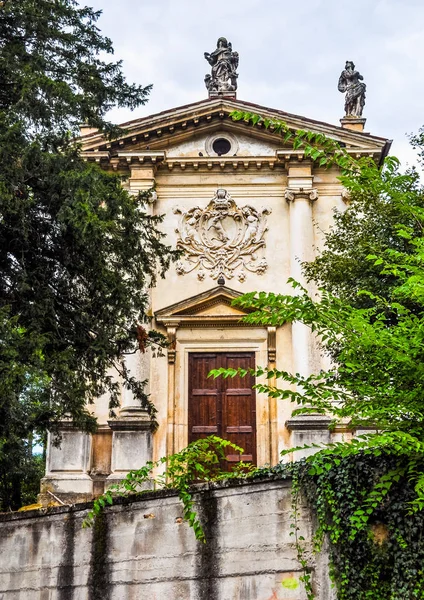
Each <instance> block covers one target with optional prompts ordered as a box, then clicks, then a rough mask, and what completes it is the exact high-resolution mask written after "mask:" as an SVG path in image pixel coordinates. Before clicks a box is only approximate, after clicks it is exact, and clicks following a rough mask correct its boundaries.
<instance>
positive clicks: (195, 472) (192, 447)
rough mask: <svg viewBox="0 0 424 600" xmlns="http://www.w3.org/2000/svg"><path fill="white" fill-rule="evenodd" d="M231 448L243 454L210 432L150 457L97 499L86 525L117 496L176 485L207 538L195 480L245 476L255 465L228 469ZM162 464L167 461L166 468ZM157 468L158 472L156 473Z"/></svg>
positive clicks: (192, 521)
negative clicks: (195, 496)
mask: <svg viewBox="0 0 424 600" xmlns="http://www.w3.org/2000/svg"><path fill="white" fill-rule="evenodd" d="M229 449H231V450H232V451H233V452H237V453H239V454H240V455H241V454H242V453H243V449H242V448H239V447H238V446H236V445H235V444H233V443H232V442H229V441H228V440H223V439H221V438H219V437H216V436H213V435H212V436H209V437H207V438H204V439H200V440H197V441H195V442H192V443H191V444H189V445H188V446H187V447H186V448H184V449H183V450H181V452H177V453H176V454H173V455H172V456H168V457H164V458H161V459H159V460H158V461H157V462H152V461H149V462H148V463H146V465H145V466H144V467H142V468H141V469H138V470H137V471H130V473H128V474H127V476H126V478H125V479H124V480H123V481H122V482H121V483H119V484H116V485H113V486H111V487H110V488H109V489H108V490H107V491H106V492H105V493H104V494H103V495H102V496H100V497H99V498H97V500H95V501H94V504H93V509H92V510H91V511H90V512H89V513H88V515H87V517H86V519H85V521H84V523H83V527H90V526H91V525H92V524H93V523H94V521H95V518H96V517H97V516H98V515H100V514H101V513H102V511H103V509H104V508H105V507H106V506H107V505H108V504H109V505H110V504H113V499H114V497H116V496H128V495H129V494H137V495H140V494H143V493H146V492H149V491H151V490H152V489H155V490H158V489H175V490H177V492H178V496H179V498H180V500H181V503H182V505H183V515H184V519H185V520H186V521H187V522H188V524H189V525H190V527H192V528H193V531H194V534H195V536H196V539H198V540H200V541H201V542H206V538H205V534H204V531H203V528H202V525H201V523H200V520H199V517H198V515H197V513H196V510H195V503H194V499H193V489H192V485H193V483H200V482H206V481H218V480H220V479H229V478H236V477H246V476H247V475H248V473H249V472H252V470H254V467H252V466H251V465H248V464H246V463H243V462H242V461H240V462H239V463H237V465H236V466H235V467H234V468H233V469H232V470H231V471H227V470H225V463H226V458H225V455H226V451H227V450H229ZM163 465H166V468H165V470H163ZM154 472H159V474H157V475H154Z"/></svg>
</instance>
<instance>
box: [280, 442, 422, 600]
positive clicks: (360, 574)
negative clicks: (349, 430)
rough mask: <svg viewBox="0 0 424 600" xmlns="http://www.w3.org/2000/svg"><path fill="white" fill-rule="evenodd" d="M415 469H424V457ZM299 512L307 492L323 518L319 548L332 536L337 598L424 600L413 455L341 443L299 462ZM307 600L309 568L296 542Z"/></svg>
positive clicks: (296, 475)
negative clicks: (412, 478)
mask: <svg viewBox="0 0 424 600" xmlns="http://www.w3.org/2000/svg"><path fill="white" fill-rule="evenodd" d="M416 464H417V467H418V466H419V467H420V468H421V470H423V469H424V455H421V456H420V458H419V460H418V457H417V462H416ZM290 468H291V470H292V473H293V491H292V493H293V504H294V507H295V508H294V511H293V512H295V511H296V506H297V503H298V498H299V494H300V492H302V493H303V494H304V495H305V496H306V498H307V500H308V502H309V505H310V506H311V507H312V508H313V510H314V512H315V514H316V515H317V518H318V527H317V531H316V533H315V536H314V540H313V544H314V550H315V551H320V550H321V548H322V544H323V541H324V539H326V538H327V539H328V540H329V551H330V576H331V578H332V580H333V582H334V584H335V585H336V588H337V598H338V600H368V599H372V600H421V599H423V598H424V535H423V534H424V513H423V511H419V510H414V509H413V503H414V500H415V499H416V491H415V489H414V485H413V484H412V483H411V481H410V479H409V478H408V476H407V475H406V474H407V472H408V471H409V469H410V463H409V459H408V457H407V456H406V455H405V456H401V457H399V456H397V455H396V454H393V453H390V452H389V451H385V450H382V451H381V453H376V452H370V451H368V450H366V449H360V450H358V451H357V452H355V453H354V452H345V451H344V448H343V445H342V444H340V445H336V447H335V448H332V449H327V450H325V451H323V452H319V453H317V454H316V455H314V456H313V457H310V458H308V459H307V460H306V461H301V462H298V463H294V464H293V465H292V466H291V467H290ZM297 548H298V554H299V558H300V562H301V566H302V567H303V569H304V577H303V581H304V583H305V587H306V589H307V591H308V600H312V599H313V598H315V596H314V594H313V591H312V586H311V584H310V582H311V579H310V573H311V567H310V565H308V562H307V560H305V559H304V558H303V547H302V545H301V542H299V541H297Z"/></svg>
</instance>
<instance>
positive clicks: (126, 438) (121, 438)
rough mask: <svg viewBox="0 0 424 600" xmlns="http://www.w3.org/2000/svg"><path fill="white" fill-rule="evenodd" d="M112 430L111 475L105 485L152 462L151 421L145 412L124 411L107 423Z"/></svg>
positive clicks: (120, 479) (121, 478) (115, 481)
mask: <svg viewBox="0 0 424 600" xmlns="http://www.w3.org/2000/svg"><path fill="white" fill-rule="evenodd" d="M109 427H110V428H111V429H112V432H113V433H112V461H111V473H110V475H109V477H108V478H107V480H106V485H107V486H108V485H113V484H115V483H119V482H120V481H122V480H123V479H124V478H125V476H126V475H127V473H129V471H133V470H136V469H140V468H141V467H142V466H144V465H145V464H146V462H147V461H149V460H152V430H151V421H150V418H149V416H148V414H147V413H146V412H145V411H141V410H140V409H138V410H137V411H135V410H133V414H132V416H131V410H130V409H126V411H125V412H124V411H122V412H121V415H120V417H118V418H117V419H113V420H111V421H109Z"/></svg>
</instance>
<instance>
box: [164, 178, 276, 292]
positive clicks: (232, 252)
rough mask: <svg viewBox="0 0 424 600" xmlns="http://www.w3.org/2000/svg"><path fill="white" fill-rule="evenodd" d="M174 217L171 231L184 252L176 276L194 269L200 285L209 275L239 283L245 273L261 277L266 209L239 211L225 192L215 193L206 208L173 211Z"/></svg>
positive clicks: (218, 191)
mask: <svg viewBox="0 0 424 600" xmlns="http://www.w3.org/2000/svg"><path fill="white" fill-rule="evenodd" d="M174 213H175V214H179V215H181V217H180V222H179V226H178V228H177V229H176V230H175V231H176V233H177V235H178V241H177V248H179V249H180V250H183V252H184V257H183V259H182V260H180V261H179V262H178V263H177V267H176V268H177V273H178V274H179V275H184V274H186V273H190V272H191V271H193V270H195V269H198V272H197V277H198V279H199V280H200V281H202V280H203V279H204V278H205V276H206V272H207V271H209V272H210V276H211V277H212V279H218V277H219V276H220V275H223V276H224V277H225V278H226V279H232V278H233V277H235V276H236V274H237V278H238V280H239V281H241V282H242V281H244V280H245V279H246V271H250V272H252V273H256V274H258V275H262V274H263V273H265V271H266V269H267V268H268V263H267V262H266V260H265V258H264V257H263V249H264V247H265V240H264V236H265V233H266V231H267V230H268V228H267V226H266V218H265V215H269V214H270V213H271V211H270V210H269V209H263V210H261V211H258V210H256V208H254V207H253V206H250V205H246V206H243V207H241V208H239V207H238V206H237V204H236V203H235V202H234V200H233V199H232V198H231V196H230V195H229V194H228V192H227V191H226V190H224V189H218V190H217V191H216V193H215V196H214V197H213V198H212V200H211V201H210V202H209V204H208V205H207V206H206V208H200V207H199V206H196V207H194V208H191V209H190V210H188V211H182V210H181V209H179V208H175V209H174Z"/></svg>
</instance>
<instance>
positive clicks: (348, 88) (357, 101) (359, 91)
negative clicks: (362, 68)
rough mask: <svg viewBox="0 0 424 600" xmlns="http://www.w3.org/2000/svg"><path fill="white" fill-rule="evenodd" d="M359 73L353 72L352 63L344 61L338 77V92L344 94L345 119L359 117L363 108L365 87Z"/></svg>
mask: <svg viewBox="0 0 424 600" xmlns="http://www.w3.org/2000/svg"><path fill="white" fill-rule="evenodd" d="M363 79H364V78H363V77H362V75H361V74H360V73H359V71H355V65H354V64H353V62H352V61H350V60H348V61H346V65H345V68H344V71H342V72H341V75H340V77H339V85H338V89H339V92H342V93H344V92H346V97H345V112H346V116H347V117H361V116H362V111H363V108H364V106H365V90H366V88H367V86H366V85H365V83H362V81H363Z"/></svg>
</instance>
